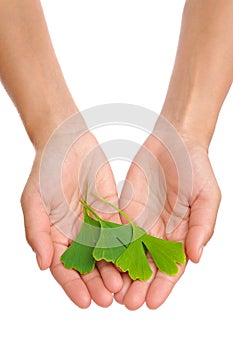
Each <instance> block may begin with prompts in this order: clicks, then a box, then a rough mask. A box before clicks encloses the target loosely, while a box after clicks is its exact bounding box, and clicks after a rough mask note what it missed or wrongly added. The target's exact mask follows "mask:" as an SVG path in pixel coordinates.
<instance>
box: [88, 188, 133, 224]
mask: <svg viewBox="0 0 233 350" xmlns="http://www.w3.org/2000/svg"><path fill="white" fill-rule="evenodd" d="M94 196H96V197H97V198H99V199H100V200H101V201H103V202H104V203H106V204H108V205H110V206H111V207H112V208H113V209H115V210H116V211H117V212H118V213H119V214H121V215H122V216H124V218H125V219H126V220H127V221H129V223H130V225H131V226H132V227H133V228H135V227H136V225H135V223H134V222H133V220H132V219H131V218H130V217H129V216H128V215H127V214H126V213H125V212H124V211H123V210H121V209H119V208H118V207H116V206H115V205H114V204H112V203H111V202H109V201H107V199H105V198H103V197H101V196H100V195H99V194H96V193H95V194H94Z"/></svg>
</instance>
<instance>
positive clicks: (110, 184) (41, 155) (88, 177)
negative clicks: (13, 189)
mask: <svg viewBox="0 0 233 350" xmlns="http://www.w3.org/2000/svg"><path fill="white" fill-rule="evenodd" d="M77 120H78V121H79V125H78V123H77ZM77 120H76V121H75V120H74V118H73V120H71V123H70V121H68V123H64V125H63V126H62V127H61V128H60V129H59V128H58V129H57V130H56V132H55V133H54V135H53V136H52V137H51V139H50V140H49V141H48V144H47V145H46V147H45V148H44V149H43V150H38V152H37V154H36V157H35V161H34V164H33V167H32V171H31V173H30V176H29V178H28V181H27V184H26V186H25V189H24V191H23V194H22V200H21V203H22V209H23V214H24V221H25V231H26V237H27V240H28V242H29V244H30V245H31V247H32V249H33V250H34V251H35V252H36V257H37V261H38V265H39V267H40V268H41V269H42V270H44V269H47V268H50V270H51V273H52V274H53V276H54V278H55V279H56V280H57V281H58V283H59V284H60V285H61V286H62V288H63V289H64V291H65V292H66V293H67V295H68V296H69V297H70V299H71V300H72V301H73V302H74V303H75V304H76V305H78V306H79V307H81V308H86V307H88V306H89V305H90V303H91V300H94V301H95V302H96V303H97V304H98V305H100V306H102V307H107V306H109V305H110V304H111V303H112V301H113V296H112V293H115V292H118V291H119V290H120V289H121V287H122V283H123V282H122V278H121V275H120V273H119V271H117V269H116V268H115V267H114V266H113V265H112V264H110V263H105V262H104V261H101V262H98V263H97V264H96V267H95V269H94V270H93V271H92V272H90V273H88V274H86V275H80V274H79V273H78V272H76V271H74V270H68V269H66V268H65V267H64V266H63V264H62V263H61V262H60V257H61V255H62V254H63V252H64V251H65V250H66V249H67V247H68V246H69V244H70V242H71V239H72V238H73V239H74V238H75V235H77V233H78V229H79V228H80V223H81V220H82V207H81V205H80V202H79V199H80V198H81V197H82V198H84V195H85V191H86V186H87V184H88V186H89V191H88V192H90V193H91V192H97V193H98V194H99V195H101V196H103V197H104V198H107V199H108V200H110V201H111V202H116V201H117V200H118V196H117V191H116V186H115V181H114V177H113V174H112V171H111V168H110V166H109V164H108V162H107V160H106V158H105V156H104V154H103V152H102V150H101V148H100V146H99V145H98V142H97V140H96V139H95V137H94V136H93V135H92V134H91V133H90V132H89V131H87V129H86V126H85V123H84V122H83V120H81V119H80V116H79V118H77ZM70 140H71V141H72V140H73V141H72V142H73V143H72V144H71V145H69V143H70ZM64 155H65V156H64ZM61 164H62V167H61ZM59 183H61V184H62V189H61V188H58V187H59ZM88 201H89V203H90V204H92V205H95V209H96V210H97V211H98V205H97V202H96V197H93V196H91V195H90V196H89V197H88ZM100 209H101V208H100ZM101 210H102V209H101ZM101 215H102V217H103V218H105V219H110V218H111V220H112V221H115V222H120V218H119V216H118V214H115V213H114V214H113V213H111V212H110V213H109V212H106V211H105V212H103V211H102V214H101Z"/></svg>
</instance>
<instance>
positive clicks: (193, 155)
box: [115, 0, 233, 310]
mask: <svg viewBox="0 0 233 350" xmlns="http://www.w3.org/2000/svg"><path fill="white" fill-rule="evenodd" d="M232 22H233V1H232V0H205V1H203V0H189V1H186V4H185V8H184V12H183V18H182V25H181V32H180V39H179V45H178V49H177V55H176V59H175V64H174V68H173V72H172V76H171V79H170V84H169V87H168V91H167V96H166V99H165V102H164V105H163V108H162V111H161V114H162V115H163V116H164V117H165V118H166V119H167V120H168V121H169V122H170V123H171V124H172V125H173V126H174V127H175V129H176V131H177V132H178V133H179V135H180V137H181V138H182V140H183V143H184V145H185V146H186V147H187V150H188V153H189V157H190V162H191V164H192V169H193V191H192V194H191V196H190V197H187V196H185V192H182V191H181V193H182V194H183V196H182V197H180V198H177V193H178V192H177V190H178V185H177V182H176V181H175V176H176V172H175V170H176V169H173V168H172V166H173V165H172V161H171V159H169V154H168V152H166V151H165V150H164V148H163V147H161V145H159V142H158V138H157V137H155V136H154V135H153V134H152V135H150V136H149V137H148V139H147V140H146V141H145V144H144V145H143V147H142V149H141V150H140V151H139V154H137V155H136V158H135V162H137V159H138V157H140V154H143V152H144V149H145V148H146V149H147V150H149V151H150V152H151V153H152V154H153V156H154V157H155V158H156V159H158V160H159V163H160V166H161V168H162V169H163V170H164V171H165V179H166V184H167V191H166V202H165V205H164V210H163V211H162V213H161V215H160V217H159V219H158V221H157V222H156V223H155V225H154V226H153V227H152V228H151V229H150V233H151V234H154V235H158V234H159V235H160V236H162V237H163V238H167V239H173V240H177V241H182V242H184V244H185V249H186V254H187V257H188V259H190V260H191V261H193V262H196V263H197V262H198V261H199V260H200V257H201V254H202V251H203V247H204V246H205V245H206V244H207V242H208V241H209V239H210V237H211V236H212V234H213V231H214V226H215V221H216V216H217V211H218V207H219V204H220V198H221V195H220V190H219V187H218V184H217V182H216V179H215V177H214V173H213V170H212V168H211V164H210V161H209V158H208V148H209V144H210V141H211V138H212V135H213V132H214V129H215V125H216V121H217V118H218V115H219V111H220V109H221V106H222V104H223V102H224V99H225V97H226V95H227V93H228V91H229V88H230V86H231V83H232V80H233V61H232V57H233V27H232ZM167 141H168V140H167ZM164 144H165V145H166V140H164ZM135 162H133V163H132V165H131V168H130V170H129V172H128V175H127V180H128V182H130V183H131V186H132V188H133V197H132V201H131V202H130V204H129V205H128V206H127V208H124V209H125V211H126V212H128V214H129V215H131V216H132V218H133V219H135V220H136V219H137V217H138V215H139V214H140V212H141V211H142V208H143V205H146V201H145V198H144V196H142V193H143V188H145V186H147V183H146V181H145V177H144V175H143V173H142V171H141V170H140V169H139V168H138V166H137V165H136V164H135ZM144 167H145V168H144V169H147V170H148V172H147V173H149V174H150V169H149V168H148V167H149V165H148V164H144ZM166 170H167V171H166ZM150 175H151V177H152V179H153V177H154V182H153V181H151V182H150V186H151V187H152V189H154V195H155V197H156V194H157V192H156V191H157V188H156V182H157V179H158V177H157V176H156V174H150ZM183 185H184V184H181V190H182V186H183ZM125 197H127V185H126V186H125V188H124V189H123V191H122V198H121V203H122V206H124V203H125ZM174 198H176V199H178V200H179V201H180V203H181V204H183V206H187V209H188V211H187V214H186V215H185V216H184V217H183V218H182V217H181V218H180V220H181V221H180V225H179V226H178V227H177V228H175V229H174V230H173V231H172V233H171V234H170V235H168V234H167V232H166V225H167V223H168V219H169V216H170V215H171V213H172V212H173V209H174V208H173V204H174ZM143 201H144V202H143ZM175 215H176V216H177V217H178V218H179V213H178V212H177V213H175ZM147 216H148V218H149V217H150V216H151V209H150V208H148V210H147ZM152 268H153V270H154V276H153V278H151V280H150V281H148V282H140V281H134V282H132V281H131V280H130V279H129V278H128V276H127V275H124V276H123V279H124V286H123V288H122V290H121V291H120V292H118V293H116V294H115V299H116V300H117V301H118V302H119V303H123V304H125V306H126V307H127V308H129V309H131V310H135V309H137V308H139V307H140V306H141V305H143V304H144V303H146V304H147V306H148V307H149V308H151V309H156V308H158V307H159V306H160V305H161V304H162V303H163V302H164V301H165V300H166V298H167V297H168V295H169V294H170V292H171V290H172V288H173V287H174V285H175V284H176V282H177V281H178V279H179V278H180V276H181V275H182V273H183V272H184V267H180V273H179V274H178V275H177V276H173V277H171V276H167V275H165V274H163V273H161V272H158V271H156V268H155V266H154V265H153V264H152Z"/></svg>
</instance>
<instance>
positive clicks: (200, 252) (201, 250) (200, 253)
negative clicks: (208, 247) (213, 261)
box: [198, 245, 204, 260]
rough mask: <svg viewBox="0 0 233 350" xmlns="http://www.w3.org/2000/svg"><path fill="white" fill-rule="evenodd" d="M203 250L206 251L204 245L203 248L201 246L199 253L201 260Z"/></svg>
mask: <svg viewBox="0 0 233 350" xmlns="http://www.w3.org/2000/svg"><path fill="white" fill-rule="evenodd" d="M203 249H204V246H203V245H202V246H200V248H199V251H198V257H199V260H200V259H201V256H202V252H203Z"/></svg>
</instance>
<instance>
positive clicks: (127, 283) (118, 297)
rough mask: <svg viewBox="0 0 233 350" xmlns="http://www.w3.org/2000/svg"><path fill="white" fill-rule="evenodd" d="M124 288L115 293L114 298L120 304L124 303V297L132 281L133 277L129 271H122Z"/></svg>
mask: <svg viewBox="0 0 233 350" xmlns="http://www.w3.org/2000/svg"><path fill="white" fill-rule="evenodd" d="M122 281H123V284H122V288H121V290H120V291H119V292H117V293H115V295H114V299H115V300H116V301H117V302H118V303H119V304H124V298H125V295H126V293H127V291H128V289H129V287H130V285H131V283H132V280H131V278H130V277H129V275H128V273H122Z"/></svg>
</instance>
